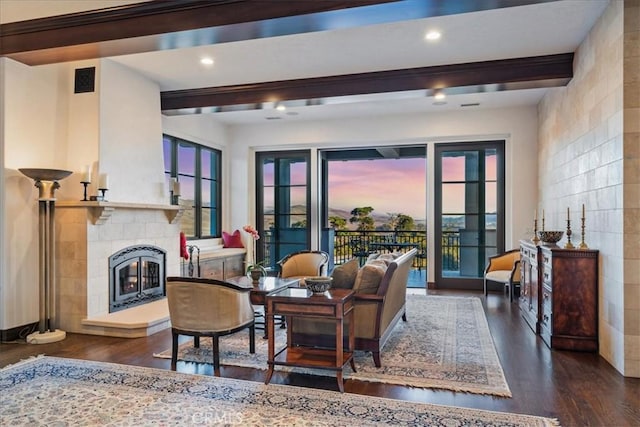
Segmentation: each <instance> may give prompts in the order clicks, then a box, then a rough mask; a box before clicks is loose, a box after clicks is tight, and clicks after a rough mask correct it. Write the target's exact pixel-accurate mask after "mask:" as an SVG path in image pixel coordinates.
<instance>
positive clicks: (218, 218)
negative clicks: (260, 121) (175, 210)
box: [162, 134, 222, 240]
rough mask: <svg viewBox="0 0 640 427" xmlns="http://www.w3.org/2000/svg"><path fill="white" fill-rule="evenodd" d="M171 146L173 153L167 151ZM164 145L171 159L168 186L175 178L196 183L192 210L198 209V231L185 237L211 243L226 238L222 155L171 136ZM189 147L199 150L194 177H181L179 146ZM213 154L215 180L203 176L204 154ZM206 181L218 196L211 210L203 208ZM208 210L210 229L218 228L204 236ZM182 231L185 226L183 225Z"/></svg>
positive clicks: (196, 156) (184, 175)
mask: <svg viewBox="0 0 640 427" xmlns="http://www.w3.org/2000/svg"><path fill="white" fill-rule="evenodd" d="M167 142H168V143H169V144H170V146H169V149H168V150H165V144H166V143H167ZM162 144H163V152H168V153H169V156H170V159H168V161H167V159H164V165H165V170H164V175H165V177H166V179H167V182H169V183H170V182H171V178H177V179H178V182H179V181H180V177H181V176H183V177H191V178H193V180H194V197H195V200H194V201H193V206H192V208H193V209H194V227H193V233H194V234H193V235H190V234H187V233H186V232H185V235H186V236H187V238H188V239H190V240H191V239H210V238H220V237H221V236H222V225H221V224H222V210H221V204H222V151H221V150H218V149H215V148H212V147H208V146H205V145H202V144H198V143H196V142H193V141H189V140H186V139H183V138H179V137H176V136H173V135H169V134H163V135H162ZM179 145H182V146H187V147H192V148H193V149H194V150H195V165H193V166H194V175H191V174H185V173H181V172H180V171H179V170H178V146H179ZM207 152H209V153H211V154H212V158H211V160H212V170H213V173H212V176H211V177H210V178H209V177H203V176H202V175H203V174H202V154H203V153H207ZM167 165H170V170H167V169H166V166H167ZM203 180H207V181H210V182H211V192H212V193H213V194H215V196H214V197H212V198H211V200H210V203H209V206H208V207H205V206H203V204H202V182H203ZM204 209H209V210H210V220H209V224H210V229H211V225H212V224H215V225H214V227H213V233H212V234H203V230H202V228H203V227H202V216H203V215H202V213H203V210H204ZM181 231H184V230H182V224H181Z"/></svg>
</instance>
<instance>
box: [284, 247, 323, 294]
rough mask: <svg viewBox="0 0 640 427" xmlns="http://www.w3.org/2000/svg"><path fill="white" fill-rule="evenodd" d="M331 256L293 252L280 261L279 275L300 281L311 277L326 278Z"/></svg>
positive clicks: (310, 252)
mask: <svg viewBox="0 0 640 427" xmlns="http://www.w3.org/2000/svg"><path fill="white" fill-rule="evenodd" d="M328 264H329V254H328V253H326V252H323V251H309V250H306V251H299V252H293V253H290V254H289V255H287V256H285V257H284V258H282V259H281V260H280V261H278V268H279V275H280V277H283V278H296V279H300V285H304V278H305V277H310V276H326V275H327V265H328Z"/></svg>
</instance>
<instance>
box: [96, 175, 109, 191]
mask: <svg viewBox="0 0 640 427" xmlns="http://www.w3.org/2000/svg"><path fill="white" fill-rule="evenodd" d="M98 189H100V190H107V189H109V175H107V174H106V173H101V174H100V177H99V179H98Z"/></svg>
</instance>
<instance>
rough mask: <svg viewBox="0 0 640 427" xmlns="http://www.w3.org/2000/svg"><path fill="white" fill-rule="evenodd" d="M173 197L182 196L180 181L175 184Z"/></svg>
mask: <svg viewBox="0 0 640 427" xmlns="http://www.w3.org/2000/svg"><path fill="white" fill-rule="evenodd" d="M173 195H174V196H179V195H180V182H178V181H176V182H174V183H173Z"/></svg>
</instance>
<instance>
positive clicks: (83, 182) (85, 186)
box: [80, 181, 91, 202]
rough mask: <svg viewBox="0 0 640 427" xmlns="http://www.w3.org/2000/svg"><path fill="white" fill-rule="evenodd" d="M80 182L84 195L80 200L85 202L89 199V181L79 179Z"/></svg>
mask: <svg viewBox="0 0 640 427" xmlns="http://www.w3.org/2000/svg"><path fill="white" fill-rule="evenodd" d="M80 184H82V185H84V197H83V198H82V201H83V202H87V201H89V199H87V186H88V185H89V184H91V183H90V182H87V181H80Z"/></svg>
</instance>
